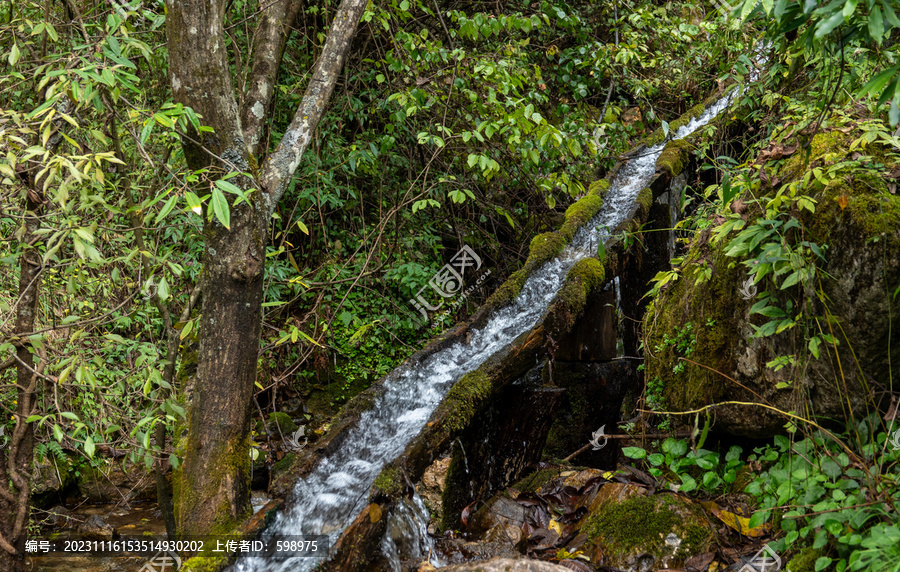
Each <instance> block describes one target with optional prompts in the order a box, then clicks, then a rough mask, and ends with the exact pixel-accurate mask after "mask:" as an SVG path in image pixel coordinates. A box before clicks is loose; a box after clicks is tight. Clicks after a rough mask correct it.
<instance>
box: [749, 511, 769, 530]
mask: <svg viewBox="0 0 900 572" xmlns="http://www.w3.org/2000/svg"><path fill="white" fill-rule="evenodd" d="M771 514H772V513H771V512H770V511H767V510H765V511H763V510H761V511H759V512H755V513H753V516H751V517H750V522H749V527H750V528H756V527H758V526H760V525H762V524H764V523H766V522H768V520H769V516H771Z"/></svg>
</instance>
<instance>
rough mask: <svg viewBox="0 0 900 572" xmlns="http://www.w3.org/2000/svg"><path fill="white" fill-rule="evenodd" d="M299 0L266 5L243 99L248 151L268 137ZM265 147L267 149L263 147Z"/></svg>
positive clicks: (243, 124)
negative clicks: (280, 69) (286, 46)
mask: <svg viewBox="0 0 900 572" xmlns="http://www.w3.org/2000/svg"><path fill="white" fill-rule="evenodd" d="M300 4H301V1H300V0H276V1H275V2H273V3H272V4H269V5H268V6H265V7H264V8H263V9H262V14H261V15H260V22H259V25H258V26H257V29H256V37H255V38H254V39H253V61H252V64H251V66H252V67H251V69H250V77H249V78H248V80H247V92H246V93H245V94H244V98H243V101H242V102H241V126H242V127H243V129H244V142H245V143H246V144H247V151H248V152H249V153H250V154H251V155H254V156H255V155H256V154H257V151H258V149H259V143H260V140H261V139H263V138H264V137H265V127H266V125H267V122H266V118H267V116H268V111H269V107H270V106H271V103H272V98H273V96H274V94H275V80H276V79H277V77H278V69H279V68H280V67H281V60H282V57H283V56H284V46H285V44H286V43H287V40H288V37H289V36H290V33H291V24H292V23H293V21H294V19H295V18H296V17H297V12H299V11H300ZM263 151H265V149H263Z"/></svg>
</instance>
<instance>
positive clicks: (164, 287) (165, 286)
mask: <svg viewBox="0 0 900 572" xmlns="http://www.w3.org/2000/svg"><path fill="white" fill-rule="evenodd" d="M156 295H157V296H159V299H160V300H162V301H163V302H165V301H166V300H168V299H169V283H168V282H166V278H165V277H163V279H162V280H160V281H159V285H157V287H156Z"/></svg>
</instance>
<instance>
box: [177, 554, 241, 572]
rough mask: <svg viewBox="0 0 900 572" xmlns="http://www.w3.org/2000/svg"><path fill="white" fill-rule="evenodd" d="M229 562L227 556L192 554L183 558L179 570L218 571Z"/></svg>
mask: <svg viewBox="0 0 900 572" xmlns="http://www.w3.org/2000/svg"><path fill="white" fill-rule="evenodd" d="M230 563H231V560H230V558H229V557H228V556H224V555H223V556H194V557H193V558H189V559H187V560H185V562H184V564H182V566H181V568H180V569H179V570H182V571H185V570H186V571H187V572H219V570H224V569H225V568H226V567H228V565H229V564H230Z"/></svg>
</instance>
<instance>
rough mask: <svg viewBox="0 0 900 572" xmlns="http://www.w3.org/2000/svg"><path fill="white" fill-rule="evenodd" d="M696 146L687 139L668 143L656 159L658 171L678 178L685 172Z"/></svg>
mask: <svg viewBox="0 0 900 572" xmlns="http://www.w3.org/2000/svg"><path fill="white" fill-rule="evenodd" d="M693 148H694V146H693V144H691V142H690V141H688V140H687V139H675V140H673V141H669V142H668V143H666V146H665V148H664V149H663V151H662V153H660V155H659V157H658V158H657V159H656V170H657V171H659V172H662V173H668V175H669V176H670V177H677V176H678V175H680V174H681V173H682V172H684V169H685V167H686V166H687V164H688V161H689V159H690V152H691V151H692V150H693Z"/></svg>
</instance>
